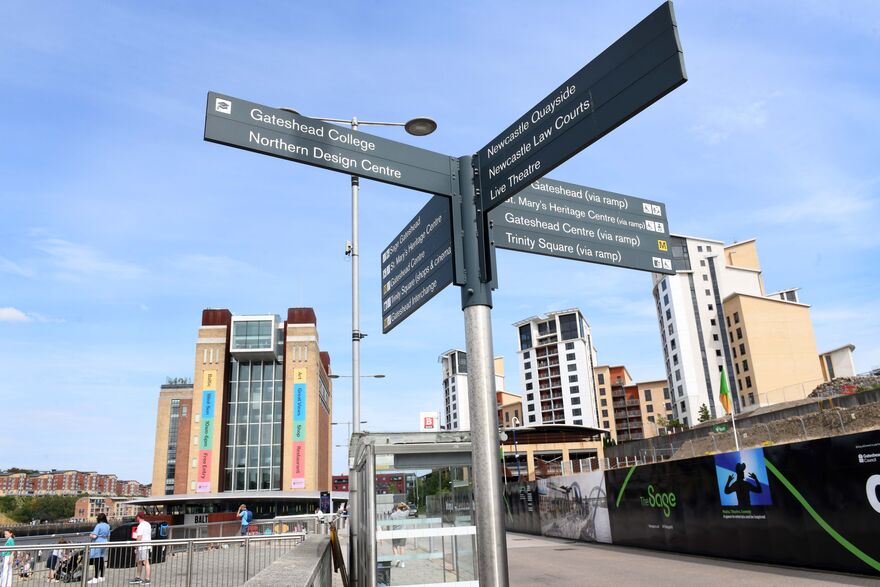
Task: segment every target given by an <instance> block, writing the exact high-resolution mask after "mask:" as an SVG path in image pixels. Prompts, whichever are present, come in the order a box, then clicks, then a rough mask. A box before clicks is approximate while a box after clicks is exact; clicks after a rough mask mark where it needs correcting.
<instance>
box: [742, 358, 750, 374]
mask: <svg viewBox="0 0 880 587" xmlns="http://www.w3.org/2000/svg"><path fill="white" fill-rule="evenodd" d="M748 370H749V360H748V359H743V371H748Z"/></svg>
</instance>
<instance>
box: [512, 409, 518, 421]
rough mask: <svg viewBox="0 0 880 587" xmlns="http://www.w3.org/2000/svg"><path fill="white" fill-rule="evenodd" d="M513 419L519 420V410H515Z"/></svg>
mask: <svg viewBox="0 0 880 587" xmlns="http://www.w3.org/2000/svg"><path fill="white" fill-rule="evenodd" d="M513 417H514V418H516V419H517V420H519V410H517V409H514V410H513Z"/></svg>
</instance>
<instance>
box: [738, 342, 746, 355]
mask: <svg viewBox="0 0 880 587" xmlns="http://www.w3.org/2000/svg"><path fill="white" fill-rule="evenodd" d="M739 354H741V355H745V354H746V345H745V344H743V343H740V345H739Z"/></svg>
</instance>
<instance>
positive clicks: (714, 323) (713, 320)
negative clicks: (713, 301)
mask: <svg viewBox="0 0 880 587" xmlns="http://www.w3.org/2000/svg"><path fill="white" fill-rule="evenodd" d="M717 324H718V323H717V322H716V321H715V318H712V319H710V320H709V326H716V325H717ZM716 340H717V339H716Z"/></svg>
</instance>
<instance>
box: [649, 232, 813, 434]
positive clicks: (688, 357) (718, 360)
mask: <svg viewBox="0 0 880 587" xmlns="http://www.w3.org/2000/svg"><path fill="white" fill-rule="evenodd" d="M669 248H670V251H671V252H672V256H673V268H674V269H676V274H675V275H659V274H653V276H652V277H653V294H654V302H655V306H656V309H657V320H658V326H659V329H660V339H661V344H662V346H663V355H664V359H665V365H666V376H667V379H668V381H669V384H670V388H669V393H670V400H671V402H670V403H671V404H672V406H671V407H672V416H673V418H674V419H676V420H679V421H680V422H681V423H682V424H683V425H685V426H690V425H693V424H695V423H697V422H698V421H699V412H700V407H701V406H703V405H705V406H706V407H707V409H708V411H709V415H710V417H711V418H718V417H721V416H723V415H724V410H723V408H722V407H721V405H720V403H719V401H718V393H719V391H720V385H721V373H722V372H724V373H725V374H726V377H727V384H728V387H729V388H730V389H731V390H732V391H733V392H734V393H733V408H734V409H735V410H736V411H737V412H738V411H741V410H742V409H743V408H752V406H755V407H756V406H758V405H759V400H758V397H759V396H760V394H761V393H762V391H761V390H759V389H757V388H756V387H755V376H754V375H748V377H749V380H748V381H749V382H751V384H752V386H751V387H749V386H748V385H747V380H746V379H745V376H744V375H742V371H743V368H744V366H745V365H743V364H742V358H743V357H742V356H741V355H742V351H740V349H739V345H740V344H741V342H739V339H738V338H737V337H736V328H737V327H738V328H740V329H745V326H741V325H738V326H736V327H734V329H733V332H734V337H733V339H731V337H730V332H729V329H728V326H727V320H726V319H727V315H728V314H730V313H729V312H728V311H727V310H728V308H734V307H739V306H740V305H742V304H743V303H744V304H746V305H747V306H748V307H749V308H750V312H749V315H750V316H751V317H752V318H753V319H754V320H755V322H754V324H751V325H750V326H751V327H752V328H753V329H754V331H755V332H756V333H757V332H761V333H766V334H769V333H768V332H766V329H764V328H763V327H761V325H760V324H759V322H758V321H764V320H767V319H769V320H770V321H769V322H768V323H777V325H778V326H779V327H782V326H783V324H785V325H786V326H785V328H792V329H793V331H792V332H794V331H797V332H799V333H801V334H804V335H805V336H806V335H808V338H809V340H808V341H807V343H806V344H807V346H810V344H811V345H812V346H815V339H814V338H813V337H812V326H809V325H807V324H806V323H805V322H804V321H805V320H806V321H807V322H809V312H808V309H809V307H808V306H806V305H804V304H801V303H800V302H799V300H798V295H797V289H796V288H793V289H786V290H783V291H779V292H774V293H770V294H767V293H766V292H765V290H764V278H763V273H762V270H761V266H760V262H759V259H758V252H757V246H756V243H755V240H754V239H752V240H748V241H744V242H740V243H734V244H732V245H726V246H725V245H724V243H723V242H722V241H717V240H712V239H705V238H696V237H690V236H680V235H671V236H670V239H669ZM744 300H749V301H744ZM758 306H760V308H761V309H760V310H757V309H756V308H757V307H758ZM796 308H799V309H796ZM776 311H778V313H779V315H784V318H781V319H780V320H776V319H775V318H773V315H774V314H775V313H776ZM741 319H742V317H741ZM761 336H762V337H763V334H762V335H761ZM771 338H772V337H771ZM767 342H768V344H766V345H761V347H760V348H761V349H762V352H767V353H769V354H768V355H767V356H766V357H762V358H761V359H758V358H757V357H756V356H751V357H749V358H751V360H750V361H749V360H748V359H749V358H746V360H747V361H748V365H749V369H750V370H751V369H752V368H753V365H754V361H755V360H759V361H760V362H761V364H762V365H766V364H769V362H772V361H774V360H780V359H784V360H785V361H787V362H789V363H791V362H792V361H793V362H794V363H797V364H800V362H801V361H802V360H803V356H805V353H806V350H805V347H802V346H800V345H796V347H795V348H792V349H791V350H792V351H793V352H794V355H797V357H794V356H791V357H784V355H785V350H786V349H785V346H784V345H785V344H786V343H785V342H784V341H783V340H782V338H779V337H776V338H773V339H772V340H771V339H767ZM811 353H812V361H811V362H812V363H813V364H814V366H815V368H816V369H818V360H817V358H818V353H817V352H815V351H811ZM735 354H736V356H735ZM735 362H736V364H738V365H739V369H740V376H739V377H738V376H737V372H736V369H737V365H736V364H735ZM820 377H821V376H820ZM813 379H814V377H813V373H812V369H807V368H804V369H801V368H800V367H796V368H795V367H792V368H787V369H784V370H782V372H781V373H780V374H777V375H770V374H769V372H768V375H766V376H765V377H764V381H763V384H764V385H765V386H767V387H765V389H764V393H765V395H766V397H767V401H777V399H779V398H781V397H786V398H787V399H794V398H795V396H796V395H797V394H795V393H794V391H793V390H794V389H795V388H799V389H803V390H806V388H807V387H809V386H810V385H811V384H812V381H813ZM740 385H741V386H742V387H741V386H740ZM770 387H772V388H773V389H781V388H787V389H788V390H789V391H788V392H786V393H785V394H783V395H779V394H774V395H771V393H770V392H771V391H772V390H771V389H770ZM810 391H811V390H807V391H806V393H805V394H801V395H799V397H805V396H806V395H807V394H809V392H810ZM749 393H752V394H753V397H754V398H755V403H754V404H752V403H751V401H750V399H749V396H748V394H749ZM742 397H745V398H747V402H748V403H747V404H746V405H744V404H743V402H742V401H741V398H742Z"/></svg>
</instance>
